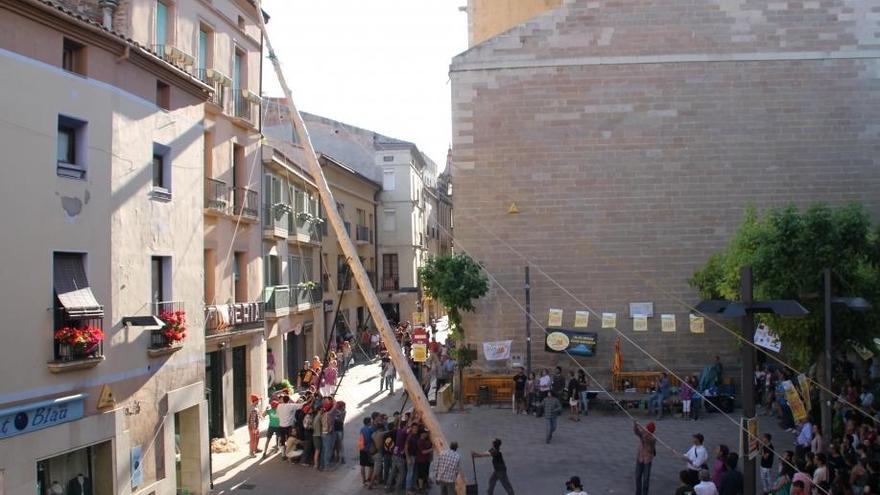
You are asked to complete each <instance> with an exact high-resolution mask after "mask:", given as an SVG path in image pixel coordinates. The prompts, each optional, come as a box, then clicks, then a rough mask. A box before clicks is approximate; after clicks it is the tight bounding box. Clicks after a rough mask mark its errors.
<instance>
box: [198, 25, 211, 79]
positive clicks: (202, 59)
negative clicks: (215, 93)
mask: <svg viewBox="0 0 880 495" xmlns="http://www.w3.org/2000/svg"><path fill="white" fill-rule="evenodd" d="M211 38H212V36H211V31H210V30H209V29H208V28H206V27H205V26H199V59H198V60H196V64H197V65H196V68H198V69H199V78H200V79H202V80H204V79H205V78H206V75H205V72H204V71H205V69H207V68H209V67H211V65H212V64H211V62H212V61H211V59H210V58H211V55H213V53H211Z"/></svg>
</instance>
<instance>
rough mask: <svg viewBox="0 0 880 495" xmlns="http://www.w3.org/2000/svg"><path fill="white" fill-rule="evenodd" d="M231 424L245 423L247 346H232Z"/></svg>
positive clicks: (239, 425)
mask: <svg viewBox="0 0 880 495" xmlns="http://www.w3.org/2000/svg"><path fill="white" fill-rule="evenodd" d="M232 424H233V426H234V427H236V428H239V427H242V426H244V425H245V424H247V346H243V345H242V346H238V347H233V348H232Z"/></svg>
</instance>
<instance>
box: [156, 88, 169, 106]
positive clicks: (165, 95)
mask: <svg viewBox="0 0 880 495" xmlns="http://www.w3.org/2000/svg"><path fill="white" fill-rule="evenodd" d="M156 106H157V107H159V108H161V109H163V110H168V109H169V108H171V86H169V85H167V84H166V83H163V82H162V81H156Z"/></svg>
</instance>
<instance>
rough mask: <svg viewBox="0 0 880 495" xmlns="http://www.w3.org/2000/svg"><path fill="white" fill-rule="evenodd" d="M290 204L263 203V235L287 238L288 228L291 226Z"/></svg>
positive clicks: (268, 237) (270, 237) (267, 237)
mask: <svg viewBox="0 0 880 495" xmlns="http://www.w3.org/2000/svg"><path fill="white" fill-rule="evenodd" d="M289 216H290V205H286V204H283V203H278V204H275V205H267V204H264V205H263V237H264V238H266V239H272V238H274V237H277V238H280V239H286V238H287V229H288V228H289V227H290V224H289V222H290V220H289V218H288V217H289Z"/></svg>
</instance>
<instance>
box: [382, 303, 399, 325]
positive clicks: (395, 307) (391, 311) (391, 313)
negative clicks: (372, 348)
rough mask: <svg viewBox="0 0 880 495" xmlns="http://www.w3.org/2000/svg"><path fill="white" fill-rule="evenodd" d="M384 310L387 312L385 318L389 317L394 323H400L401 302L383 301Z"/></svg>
mask: <svg viewBox="0 0 880 495" xmlns="http://www.w3.org/2000/svg"><path fill="white" fill-rule="evenodd" d="M382 311H384V312H385V318H388V321H389V322H392V323H391V324H392V325H394V324H395V323H400V304H397V303H382Z"/></svg>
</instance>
